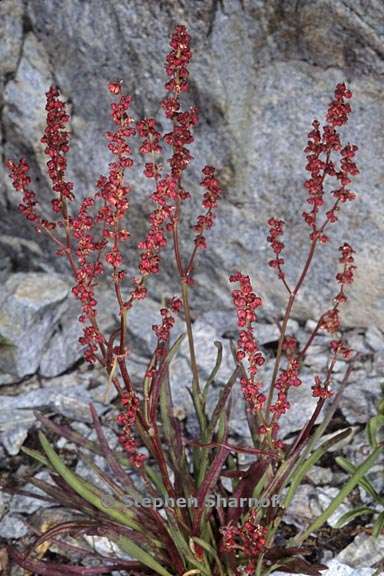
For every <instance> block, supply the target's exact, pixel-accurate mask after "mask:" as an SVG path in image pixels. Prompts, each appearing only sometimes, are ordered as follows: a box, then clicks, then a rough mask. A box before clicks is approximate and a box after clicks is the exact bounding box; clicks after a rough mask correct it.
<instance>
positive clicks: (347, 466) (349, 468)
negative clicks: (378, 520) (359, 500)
mask: <svg viewBox="0 0 384 576" xmlns="http://www.w3.org/2000/svg"><path fill="white" fill-rule="evenodd" d="M336 464H338V465H339V466H340V467H341V468H343V470H345V471H346V472H349V473H350V474H354V473H355V471H356V466H354V465H353V464H351V462H348V460H347V459H346V458H344V457H343V456H337V457H336ZM359 485H360V486H361V487H362V488H364V490H365V491H366V492H367V493H368V494H369V495H370V496H372V498H374V500H377V501H378V502H380V503H381V504H382V505H384V497H383V496H380V494H378V492H377V491H376V489H375V487H374V486H373V484H372V483H371V482H370V481H369V480H368V478H362V479H361V480H360V482H359Z"/></svg>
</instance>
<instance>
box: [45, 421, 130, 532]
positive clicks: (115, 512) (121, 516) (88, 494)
mask: <svg viewBox="0 0 384 576" xmlns="http://www.w3.org/2000/svg"><path fill="white" fill-rule="evenodd" d="M39 440H40V443H41V445H42V447H43V450H44V452H45V453H46V455H47V457H48V459H49V461H50V463H51V464H52V466H53V468H54V469H55V470H56V472H57V473H58V474H59V475H60V476H61V477H62V478H63V479H64V480H65V482H66V483H67V484H68V485H69V486H70V487H71V488H72V489H73V490H74V491H75V492H76V493H77V494H79V495H80V496H81V497H82V498H84V499H85V500H86V501H87V502H89V503H90V504H92V506H94V507H95V508H97V509H98V510H101V511H102V512H104V513H105V514H106V515H107V516H110V517H111V518H113V520H116V521H117V522H120V523H121V524H124V525H125V526H129V528H132V529H134V530H137V531H139V532H140V531H141V527H140V526H139V525H138V524H137V523H136V522H135V520H134V514H133V512H132V511H131V510H127V509H124V508H123V507H122V506H120V505H119V504H118V503H117V502H116V501H115V500H114V499H113V498H112V497H111V496H109V495H108V494H106V493H103V492H101V491H99V490H96V489H95V487H93V486H92V488H90V486H89V485H88V483H87V482H85V481H84V479H82V478H80V477H79V476H77V475H76V474H75V473H74V472H72V471H71V470H70V469H69V468H68V467H67V466H66V465H65V464H64V462H63V461H62V460H61V458H60V457H59V456H58V454H57V453H56V452H55V450H54V449H53V448H52V446H51V445H50V443H49V442H48V440H47V438H46V436H45V435H44V434H43V433H42V432H39ZM106 502H107V503H108V505H106V504H105V503H106Z"/></svg>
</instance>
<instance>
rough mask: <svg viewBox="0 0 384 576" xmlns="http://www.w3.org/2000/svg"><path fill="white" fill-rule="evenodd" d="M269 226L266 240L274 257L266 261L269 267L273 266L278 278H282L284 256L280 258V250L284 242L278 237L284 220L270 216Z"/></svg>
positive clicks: (281, 231)
mask: <svg viewBox="0 0 384 576" xmlns="http://www.w3.org/2000/svg"><path fill="white" fill-rule="evenodd" d="M268 226H269V236H268V237H267V241H268V242H269V243H270V245H271V247H272V250H273V252H274V253H275V258H274V259H273V260H270V261H269V262H268V265H269V266H271V268H275V269H276V271H277V274H278V276H279V278H281V279H283V278H284V272H283V270H282V268H281V267H282V266H283V264H284V258H281V252H282V250H283V249H284V243H283V242H281V240H279V237H280V236H282V235H283V234H284V221H283V220H278V219H277V218H270V219H269V220H268Z"/></svg>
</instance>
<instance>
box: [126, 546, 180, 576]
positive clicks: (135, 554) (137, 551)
mask: <svg viewBox="0 0 384 576" xmlns="http://www.w3.org/2000/svg"><path fill="white" fill-rule="evenodd" d="M116 543H117V545H118V546H119V548H121V549H122V550H124V552H127V554H129V555H130V556H131V557H132V558H135V560H138V561H139V562H141V563H142V564H144V565H145V566H148V568H151V569H152V570H154V571H155V572H157V574H160V575H161V576H172V574H171V573H170V572H168V570H166V569H165V568H163V566H161V564H159V563H158V562H156V560H155V559H154V558H153V557H152V556H151V555H150V554H148V552H145V550H143V549H142V548H140V546H138V545H137V544H135V543H134V542H132V541H131V540H129V538H126V537H125V536H121V537H120V538H119V539H118V540H117V541H116Z"/></svg>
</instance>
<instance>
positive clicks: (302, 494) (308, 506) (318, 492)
mask: <svg viewBox="0 0 384 576" xmlns="http://www.w3.org/2000/svg"><path fill="white" fill-rule="evenodd" d="M338 492H339V489H338V488H333V487H331V486H325V487H318V486H316V487H315V486H310V485H308V484H302V485H301V486H299V488H298V490H297V492H296V494H295V496H294V498H293V500H292V502H291V504H290V506H289V508H288V510H287V514H286V517H285V521H286V522H287V524H293V525H294V526H296V527H297V528H299V529H303V528H307V527H308V526H309V525H310V523H311V522H313V520H314V519H315V518H317V517H318V516H320V514H321V513H322V512H323V511H324V510H325V509H326V508H327V507H328V506H329V504H330V503H331V502H332V500H333V499H334V498H335V496H336V495H337V494H338ZM349 510H350V506H349V505H348V503H347V502H344V503H342V504H341V505H340V506H339V508H338V509H337V510H336V511H335V512H334V513H333V514H332V515H331V516H330V517H329V518H328V521H327V523H328V524H329V525H330V526H332V527H334V526H335V525H336V522H337V521H338V519H339V518H340V517H341V516H342V515H343V514H345V513H346V512H348V511H349Z"/></svg>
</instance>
